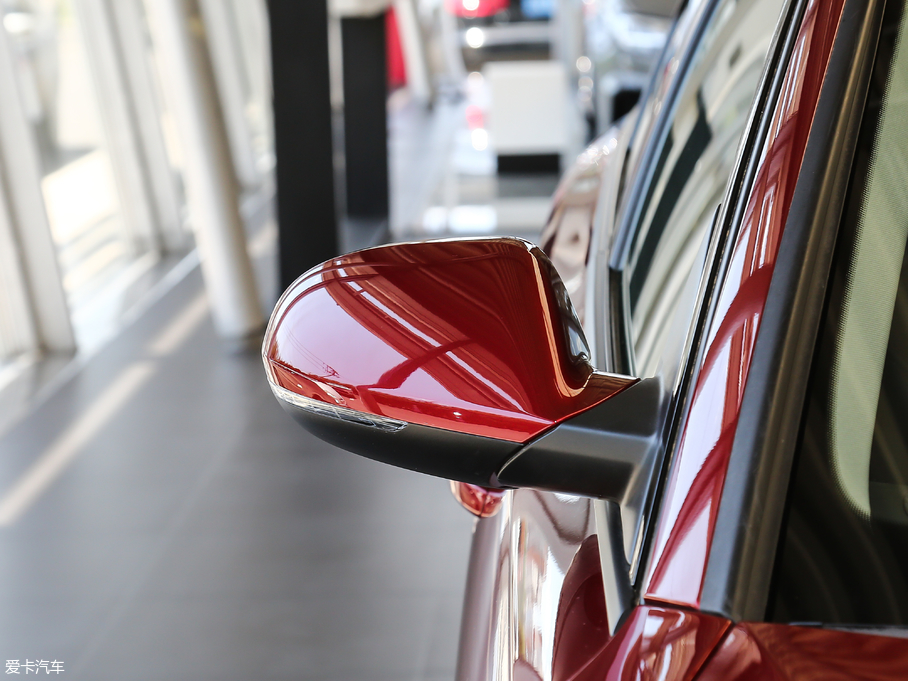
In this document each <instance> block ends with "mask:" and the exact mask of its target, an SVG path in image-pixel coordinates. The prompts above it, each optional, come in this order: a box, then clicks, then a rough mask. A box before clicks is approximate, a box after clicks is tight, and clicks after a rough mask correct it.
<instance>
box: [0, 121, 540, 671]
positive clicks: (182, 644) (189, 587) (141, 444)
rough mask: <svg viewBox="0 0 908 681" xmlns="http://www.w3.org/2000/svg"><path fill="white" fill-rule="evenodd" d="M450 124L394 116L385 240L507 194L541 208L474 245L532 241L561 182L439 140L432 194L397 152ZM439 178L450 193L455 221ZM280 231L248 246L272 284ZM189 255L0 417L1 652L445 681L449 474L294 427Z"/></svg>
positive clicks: (98, 665)
mask: <svg viewBox="0 0 908 681" xmlns="http://www.w3.org/2000/svg"><path fill="white" fill-rule="evenodd" d="M408 116H409V119H410V122H407V117H408ZM462 116H463V108H462V106H461V105H459V104H452V105H450V106H439V107H436V109H435V112H434V113H433V114H431V115H426V114H422V113H419V112H414V110H413V109H407V108H406V107H404V108H403V109H402V113H400V114H399V115H398V114H395V115H394V116H392V134H393V135H394V137H393V138H392V152H393V154H394V157H393V159H392V162H393V163H395V164H396V165H395V166H394V168H395V170H394V172H395V173H396V175H395V177H396V178H397V179H396V180H395V190H394V191H395V196H394V199H393V204H394V205H395V206H397V208H398V213H397V215H398V216H399V215H401V213H405V214H408V215H411V216H412V215H415V216H423V217H420V218H419V219H415V220H416V221H415V222H413V221H411V222H410V223H409V226H408V224H405V223H406V220H403V221H400V222H398V223H397V224H398V227H399V229H398V234H396V236H397V237H398V238H401V237H402V236H405V235H407V234H410V235H413V236H420V237H422V236H428V235H431V234H434V233H445V234H447V233H457V225H456V222H455V223H454V224H453V227H452V223H451V222H450V221H448V222H446V223H445V225H446V226H445V227H444V228H443V229H440V230H439V229H436V228H432V227H431V224H429V223H426V222H425V220H424V219H423V218H424V216H425V213H426V211H427V210H429V209H432V208H433V207H435V208H437V207H439V206H441V207H442V208H445V210H449V209H450V208H452V207H455V208H456V207H457V206H458V205H467V206H473V207H476V206H483V205H486V206H492V207H493V208H494V209H495V210H497V211H498V214H500V213H501V211H500V209H499V207H498V204H496V203H495V201H497V200H498V199H499V198H501V196H502V195H503V194H502V190H501V188H502V187H505V189H504V192H503V193H504V194H505V195H507V196H506V198H507V197H515V196H518V197H519V196H524V197H527V196H529V197H530V198H531V199H532V201H530V202H529V203H530V204H532V206H531V208H530V209H528V212H527V213H526V214H527V215H530V217H532V219H529V218H528V219H526V221H525V223H522V224H504V222H502V221H498V222H497V223H496V224H495V225H492V227H489V226H488V224H487V223H485V226H484V227H482V231H483V233H491V232H502V231H503V232H511V233H520V234H525V235H528V236H531V237H532V235H533V234H534V232H538V230H539V228H541V226H542V225H541V223H540V222H539V220H540V218H539V215H540V214H542V213H543V212H545V211H543V210H542V209H541V208H540V206H542V204H543V203H544V202H545V203H546V206H547V198H546V197H547V195H548V194H550V192H551V190H552V189H553V188H554V183H555V178H554V177H548V176H546V177H541V178H540V177H526V178H523V179H521V178H519V177H518V178H510V179H508V180H505V181H503V182H502V181H499V179H498V178H495V177H494V174H492V175H490V174H488V173H485V174H480V175H479V176H477V175H476V174H472V175H470V174H465V173H460V172H454V173H453V174H452V173H451V172H450V171H449V170H446V169H445V167H444V166H445V164H446V163H448V161H449V160H450V158H451V154H452V153H454V152H451V149H452V148H453V149H455V151H456V147H446V149H447V150H448V151H446V152H445V153H443V154H441V155H440V158H441V160H440V161H439V162H440V163H441V166H442V167H440V168H431V169H429V170H430V171H431V173H432V175H431V177H434V178H436V181H423V179H424V178H426V177H429V176H430V175H428V174H426V168H425V167H422V166H421V164H422V163H423V162H424V157H423V156H422V155H420V154H418V153H411V154H410V161H407V160H406V159H403V154H404V151H405V150H406V149H407V148H408V147H409V148H410V149H411V151H412V148H413V147H412V144H413V143H412V141H407V140H413V139H419V135H425V134H430V133H431V134H437V135H439V136H440V138H442V139H448V140H450V139H452V138H456V137H457V135H459V134H461V133H460V132H458V131H459V130H461V129H462V128H463V126H462ZM413 121H415V122H413ZM408 126H409V127H408ZM433 126H435V127H434V128H433ZM433 130H434V133H433V132H432V131H433ZM427 131H428V132H427ZM408 135H409V136H410V137H407V136H408ZM408 169H409V170H408ZM445 177H447V178H448V180H447V182H448V183H449V185H450V183H451V182H453V183H454V188H455V190H457V191H459V192H461V193H460V194H458V195H456V196H455V197H454V198H453V199H451V201H453V203H451V202H449V203H448V204H447V207H445V205H442V204H439V203H438V199H437V198H436V197H437V196H439V193H438V192H439V191H442V189H440V187H441V186H442V184H443V182H445V181H446V180H444V178H445ZM452 177H453V180H452V179H451V178H452ZM477 177H480V179H478V180H477ZM483 177H484V178H485V179H481V178H483ZM469 192H473V193H472V194H470V193H469ZM477 192H478V193H477ZM447 196H448V197H449V198H450V197H451V194H450V187H449V190H448V194H447ZM458 196H466V197H467V198H466V199H464V200H461V199H458V198H457V197H458ZM477 196H478V197H479V198H476V197H477ZM483 197H485V198H483ZM464 201H466V203H464ZM483 201H486V203H483ZM545 210H547V207H546V209H545ZM505 212H507V210H506V211H505ZM512 212H513V211H512ZM518 212H519V211H518ZM436 213H437V211H436ZM542 219H543V220H544V216H543V217H542ZM427 224H429V227H430V228H426V225H427ZM432 224H434V223H432ZM401 225H403V226H402V227H401ZM466 231H469V230H466ZM475 231H480V230H478V229H477V230H475ZM273 232H274V230H273V226H272V227H268V226H266V227H265V228H264V231H262V232H261V234H260V235H259V237H257V238H256V239H253V242H254V244H256V245H254V246H253V252H254V253H257V254H258V255H259V256H260V257H259V265H260V274H263V276H267V277H270V278H273V276H272V275H273V269H269V265H268V262H269V259H270V258H272V257H273V252H272V250H271V249H270V244H271V243H273ZM269 235H270V236H269ZM269 238H270V240H269ZM187 263H188V265H190V266H187V267H186V268H185V269H186V270H187V271H188V274H186V276H184V277H183V278H182V279H180V280H179V281H178V282H177V283H176V284H174V285H173V286H172V287H170V288H169V289H168V290H167V292H166V293H165V294H164V295H163V296H161V297H160V298H159V299H157V300H156V301H155V302H153V304H151V305H150V306H149V307H148V309H147V311H145V312H144V314H142V315H141V316H139V317H138V319H136V320H134V321H132V322H131V323H129V324H128V325H126V328H125V330H123V331H122V332H121V333H120V334H119V335H117V336H116V337H115V338H114V339H113V340H111V341H109V342H108V343H107V345H105V346H104V347H103V349H102V350H100V351H99V352H97V353H96V354H94V355H93V356H92V357H91V358H89V359H87V360H79V364H78V365H75V367H76V368H75V369H73V370H71V371H64V372H62V373H59V374H58V377H59V378H58V379H57V380H56V381H55V384H56V386H57V387H56V389H54V390H53V391H52V392H51V394H49V396H47V397H45V398H43V399H40V400H38V404H37V405H36V406H33V407H32V408H31V410H30V412H29V413H28V414H27V415H25V416H23V417H22V418H19V419H17V420H15V422H14V423H11V424H8V425H5V426H4V425H3V424H0V452H2V458H0V658H2V659H4V660H13V659H19V660H20V661H22V662H23V663H24V662H25V660H32V661H34V660H36V659H37V660H47V661H50V660H59V661H62V662H63V669H64V670H65V672H66V674H67V678H70V679H92V680H95V681H101V680H104V679H117V680H119V681H123V680H131V679H137V680H138V679H189V678H192V679H203V680H204V679H243V680H249V679H263V680H264V679H307V680H310V679H311V680H313V681H315V680H318V679H326V680H327V679H335V680H337V681H357V680H359V679H362V680H364V681H365V680H369V681H382V680H385V679H388V680H391V679H394V680H395V681H398V680H401V681H405V680H411V679H412V680H429V679H451V678H452V677H453V673H454V666H455V654H456V646H457V638H458V627H459V615H460V607H461V600H462V595H463V586H464V579H465V574H466V562H467V555H468V550H469V542H470V532H471V527H472V519H471V517H470V516H469V515H468V514H467V512H466V511H464V510H463V509H462V508H460V507H459V506H458V505H457V503H456V502H455V501H454V499H453V498H452V496H451V494H450V492H449V489H448V485H447V483H446V482H445V481H442V480H439V479H434V478H428V477H425V476H420V475H417V474H413V473H409V472H406V471H402V470H398V469H394V468H391V467H388V466H384V465H381V464H377V463H374V462H372V461H369V460H366V459H362V458H359V457H356V456H354V455H352V454H348V453H346V452H343V451H340V450H337V449H334V448H332V447H330V446H328V445H325V444H322V443H321V442H319V441H317V440H314V439H313V438H311V437H310V436H309V435H308V434H307V433H305V432H304V431H303V430H301V429H300V428H299V427H298V426H296V424H294V423H293V422H292V420H291V419H290V418H289V417H288V416H287V415H286V414H284V413H283V412H282V410H281V408H280V407H279V406H278V404H277V402H276V401H275V400H274V398H273V397H272V396H271V395H270V393H269V390H268V387H267V385H266V382H265V380H264V375H263V371H262V366H261V360H260V358H259V354H258V348H256V347H252V348H250V349H246V350H242V349H241V350H237V349H236V348H233V349H228V348H226V347H225V346H224V345H223V344H221V343H220V342H219V341H218V339H217V338H216V336H215V333H214V330H213V327H212V325H211V322H210V319H209V315H208V308H207V302H206V298H205V295H204V292H203V288H202V281H201V276H200V273H199V271H198V268H197V267H195V268H193V267H191V265H192V261H191V260H189V261H187ZM263 263H264V264H263ZM178 270H179V268H176V270H175V271H178ZM176 278H178V277H175V279H176ZM264 297H265V298H269V299H270V300H272V301H273V293H267V292H266V294H265V296H264ZM0 404H3V403H2V395H0Z"/></svg>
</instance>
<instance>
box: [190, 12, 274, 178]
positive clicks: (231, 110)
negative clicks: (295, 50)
mask: <svg viewBox="0 0 908 681" xmlns="http://www.w3.org/2000/svg"><path fill="white" fill-rule="evenodd" d="M199 9H200V10H201V11H202V17H203V18H204V22H205V33H206V35H207V37H208V47H209V49H210V50H211V61H212V66H213V67H214V75H215V78H216V81H217V86H218V94H219V95H220V101H221V110H222V111H223V112H224V123H225V124H226V126H227V135H228V137H229V139H230V149H231V151H232V153H233V162H234V166H235V170H236V176H237V178H238V179H239V181H240V184H241V185H242V186H243V188H244V189H255V188H256V187H258V185H259V184H260V183H261V179H262V178H261V177H260V176H259V173H258V170H257V169H256V165H255V150H254V149H253V147H252V132H251V130H250V129H249V122H248V120H247V119H246V104H247V102H248V100H249V97H250V95H251V92H250V87H249V74H248V73H246V60H245V59H244V58H243V46H242V44H241V43H240V41H239V36H238V35H237V31H236V25H235V20H236V17H235V16H233V14H232V12H233V7H232V5H231V4H229V3H227V2H225V1H224V0H199Z"/></svg>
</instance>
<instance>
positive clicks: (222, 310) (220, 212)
mask: <svg viewBox="0 0 908 681" xmlns="http://www.w3.org/2000/svg"><path fill="white" fill-rule="evenodd" d="M146 8H147V11H148V16H149V19H150V20H151V26H152V35H153V36H154V42H155V46H156V49H155V52H156V55H157V58H158V59H159V60H160V64H161V67H162V68H161V71H162V80H163V81H164V88H165V96H166V97H167V98H168V102H169V108H170V110H171V111H172V112H173V115H174V118H175V121H176V127H177V133H178V135H179V137H180V143H181V146H182V149H183V154H184V166H185V167H184V177H185V180H186V188H187V194H188V202H189V213H190V220H191V222H192V224H193V226H194V227H195V231H196V238H197V240H198V247H199V254H200V256H201V260H202V275H203V277H204V279H205V285H206V288H207V290H208V299H209V302H210V304H211V308H212V312H213V315H214V321H215V326H216V327H217V329H218V332H219V333H220V334H221V335H222V336H223V337H226V338H234V339H235V338H242V337H245V336H247V335H249V334H251V333H253V332H255V331H257V330H259V329H260V328H261V327H262V326H263V324H264V318H263V316H262V311H261V309H260V307H259V302H258V295H257V293H256V285H255V278H254V276H253V272H252V264H251V262H250V260H249V254H248V252H247V250H246V235H245V230H244V227H243V221H242V218H241V216H240V206H239V188H238V184H237V181H236V177H235V175H234V172H233V161H232V158H231V154H230V143H229V141H228V138H227V132H226V129H225V125H224V120H223V117H222V115H221V111H220V105H219V102H218V95H217V91H216V85H215V80H214V74H213V72H212V67H211V61H210V57H209V54H208V50H207V47H206V45H205V28H204V25H203V24H202V21H201V20H200V18H199V17H198V15H195V14H192V13H191V12H190V3H189V2H188V0H147V1H146Z"/></svg>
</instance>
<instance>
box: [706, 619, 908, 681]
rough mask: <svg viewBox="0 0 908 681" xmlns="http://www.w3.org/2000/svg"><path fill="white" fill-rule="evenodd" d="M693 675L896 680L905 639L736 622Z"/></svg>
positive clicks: (907, 653)
mask: <svg viewBox="0 0 908 681" xmlns="http://www.w3.org/2000/svg"><path fill="white" fill-rule="evenodd" d="M698 678H699V679H701V680H702V681H790V680H794V679H822V681H852V680H853V679H865V680H866V681H896V679H906V678H908V640H905V639H904V638H887V637H885V636H876V635H868V634H861V633H855V632H848V631H833V630H829V629H814V628H809V627H792V626H789V625H785V624H768V623H757V624H740V625H738V626H736V627H735V628H734V629H732V630H731V632H729V634H728V636H727V637H726V638H725V640H724V641H723V643H722V645H721V647H720V648H719V649H718V650H717V651H716V653H715V655H713V657H712V658H711V659H710V660H709V662H708V663H707V665H706V666H705V667H704V669H703V672H702V673H701V674H700V676H699V677H698Z"/></svg>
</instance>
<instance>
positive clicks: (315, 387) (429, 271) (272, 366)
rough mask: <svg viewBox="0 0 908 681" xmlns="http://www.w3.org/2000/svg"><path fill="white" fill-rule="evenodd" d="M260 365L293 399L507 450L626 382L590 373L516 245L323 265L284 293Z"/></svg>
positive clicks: (378, 254) (574, 324) (565, 314)
mask: <svg viewBox="0 0 908 681" xmlns="http://www.w3.org/2000/svg"><path fill="white" fill-rule="evenodd" d="M263 352H264V355H265V360H266V362H265V364H266V371H267V372H268V375H269V379H270V380H271V381H272V383H275V384H276V385H279V386H281V387H283V388H285V389H287V390H290V391H292V392H295V393H297V394H299V395H303V396H305V397H309V398H312V399H316V400H321V401H324V402H328V403H329V404H336V405H339V406H342V407H346V408H349V409H354V410H357V411H361V412H365V413H369V414H373V415H380V416H386V417H390V418H393V419H399V420H402V421H406V422H408V423H415V424H419V425H425V426H433V427H436V428H443V429H446V430H452V431H458V432H462V433H468V434H472V435H481V436H485V437H491V438H497V439H501V440H508V441H511V442H526V441H528V440H529V439H531V438H533V437H535V436H536V435H539V434H541V433H542V432H544V431H546V430H548V429H549V428H551V427H552V426H554V425H556V424H557V423H558V422H560V421H562V420H564V419H566V418H569V417H571V416H573V415H575V414H577V413H579V412H581V411H584V410H585V409H588V408H589V407H592V406H595V405H596V404H598V403H600V402H602V401H603V400H606V399H608V398H609V397H611V396H613V395H615V394H617V393H618V392H620V391H621V390H623V389H624V388H626V387H628V386H630V385H632V384H633V383H634V382H636V379H632V378H628V377H623V376H613V375H610V374H602V373H598V372H594V371H593V367H592V366H591V365H590V362H589V359H588V350H586V348H585V341H584V340H583V335H582V331H581V330H580V324H579V321H578V320H577V318H576V315H575V314H574V313H573V309H572V308H571V306H570V302H569V299H568V296H567V293H566V292H565V290H564V286H563V285H562V284H561V280H560V279H559V277H558V275H557V273H556V272H555V270H554V268H553V267H552V264H551V262H550V261H549V260H548V258H546V256H545V255H544V254H543V253H542V251H540V250H539V249H538V248H536V247H535V246H533V245H532V244H530V243H529V242H526V241H523V240H521V239H515V238H500V239H452V240H443V241H432V242H422V243H409V244H393V245H390V246H382V247H379V248H371V249H367V250H365V251H359V252H357V253H351V254H349V255H345V256H342V257H339V258H335V259H333V260H330V261H328V262H326V263H324V264H323V265H321V266H319V267H317V268H315V269H313V270H311V271H309V272H308V273H306V274H305V275H303V276H302V277H300V278H299V279H298V280H297V281H296V282H295V283H294V284H293V285H291V287H290V288H289V289H287V291H286V293H284V295H283V297H282V298H281V300H280V301H279V302H278V305H277V307H276V308H275V311H274V313H273V315H272V317H271V322H270V323H269V327H268V331H267V333H266V336H265V345H264V349H263Z"/></svg>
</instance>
